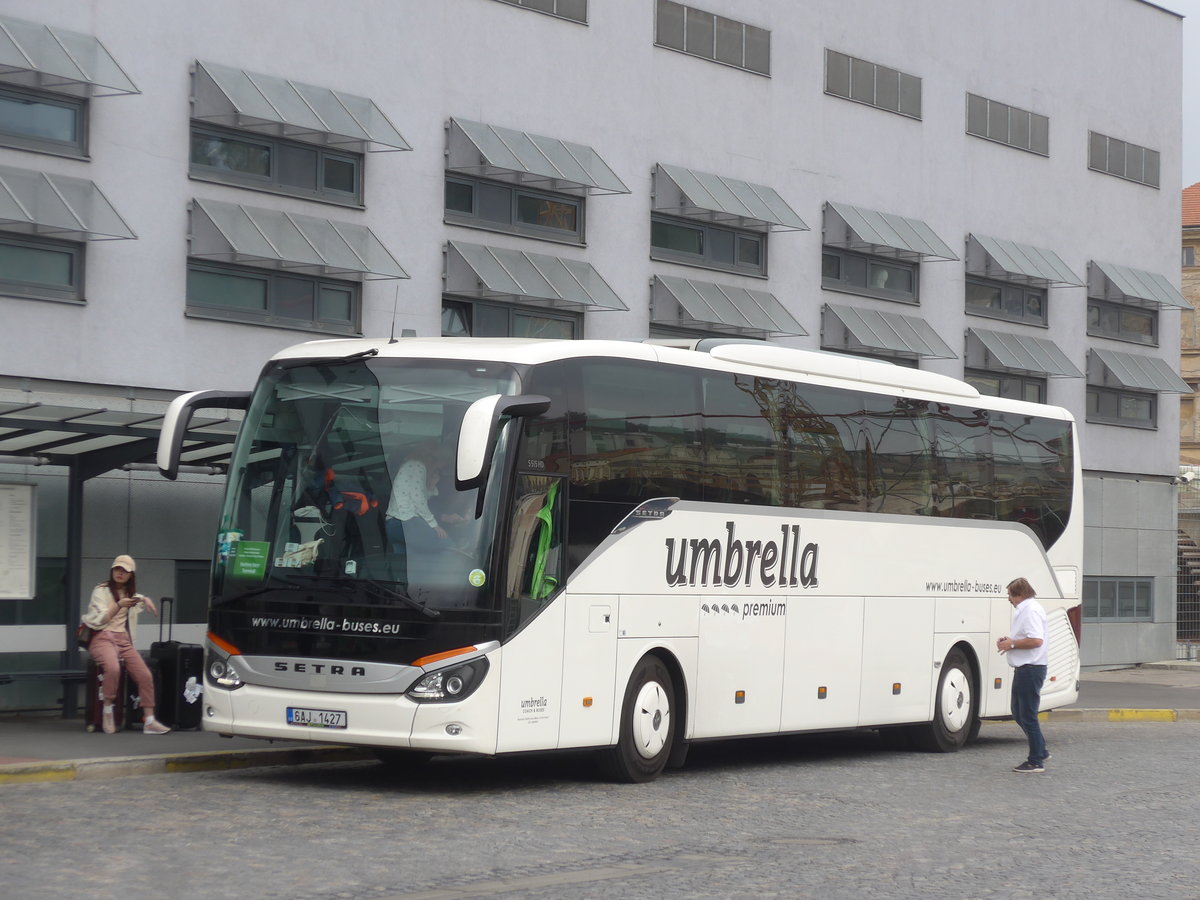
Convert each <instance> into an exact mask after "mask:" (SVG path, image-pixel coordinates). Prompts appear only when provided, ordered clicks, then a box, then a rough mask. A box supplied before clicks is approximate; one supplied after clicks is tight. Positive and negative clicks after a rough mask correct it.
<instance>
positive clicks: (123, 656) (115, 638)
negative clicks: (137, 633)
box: [88, 631, 154, 715]
mask: <svg viewBox="0 0 1200 900" xmlns="http://www.w3.org/2000/svg"><path fill="white" fill-rule="evenodd" d="M88 656H90V657H91V658H92V659H93V660H95V661H96V665H98V666H99V667H100V672H101V673H102V674H103V675H104V684H103V690H104V704H105V705H106V706H112V705H114V704H115V703H116V700H117V685H118V684H119V683H120V680H121V675H120V671H121V661H122V660H124V662H125V671H126V672H128V673H129V677H130V678H132V679H133V683H134V684H136V685H137V689H138V705H140V706H141V707H142V709H144V710H145V711H146V712H148V713H150V715H154V676H153V675H151V674H150V669H149V668H147V666H146V662H145V660H143V659H142V654H140V653H138V652H137V650H135V649H134V648H133V643H132V642H131V641H130V640H129V632H127V631H98V632H96V636H95V637H93V638H92V642H91V644H89V645H88ZM110 673H111V675H112V677H109V675H110Z"/></svg>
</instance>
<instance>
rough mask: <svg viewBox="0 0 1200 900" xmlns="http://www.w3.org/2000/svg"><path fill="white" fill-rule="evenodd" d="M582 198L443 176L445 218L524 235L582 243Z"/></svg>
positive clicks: (473, 179) (479, 180)
mask: <svg viewBox="0 0 1200 900" xmlns="http://www.w3.org/2000/svg"><path fill="white" fill-rule="evenodd" d="M583 207H584V201H583V198H582V197H573V196H570V195H568V194H554V193H549V192H546V191H535V190H529V189H527V188H523V187H517V186H515V185H511V184H502V183H500V182H496V181H484V180H482V179H478V178H466V177H463V176H461V175H453V176H450V175H448V176H446V221H447V222H452V223H453V224H456V225H471V226H475V227H477V228H487V229H488V230H490V231H508V232H512V233H514V234H523V235H525V236H527V237H537V238H544V239H547V240H556V241H567V242H570V243H573V244H582V243H583Z"/></svg>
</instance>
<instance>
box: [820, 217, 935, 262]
mask: <svg viewBox="0 0 1200 900" xmlns="http://www.w3.org/2000/svg"><path fill="white" fill-rule="evenodd" d="M823 220H824V221H823V226H824V235H823V237H822V242H823V243H825V244H826V245H828V246H830V247H843V248H845V249H847V250H858V251H860V252H862V253H870V254H873V255H875V256H888V257H892V258H893V259H907V260H922V259H935V260H936V259H941V260H955V259H958V257H957V256H955V255H954V251H953V250H951V249H950V246H949V245H948V244H947V243H946V242H945V241H943V240H942V239H941V238H940V237H938V236H937V235H936V234H934V232H933V229H932V228H930V227H929V226H928V225H926V224H925V223H924V222H922V221H921V220H920V219H907V218H905V217H904V216H897V215H894V214H892V213H883V212H876V211H875V210H873V209H861V208H860V207H857V206H849V205H847V204H845V203H826V204H825V209H824V215H823Z"/></svg>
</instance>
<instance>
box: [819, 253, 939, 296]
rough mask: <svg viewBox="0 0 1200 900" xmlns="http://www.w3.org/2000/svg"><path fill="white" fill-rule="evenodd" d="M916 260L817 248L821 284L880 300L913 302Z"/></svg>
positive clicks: (832, 288)
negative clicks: (820, 250) (908, 260)
mask: <svg viewBox="0 0 1200 900" xmlns="http://www.w3.org/2000/svg"><path fill="white" fill-rule="evenodd" d="M917 283H918V278H917V264H916V263H911V262H905V261H903V260H899V259H891V258H890V257H882V256H867V255H865V254H862V253H851V252H850V251H848V250H837V249H834V248H832V247H826V248H825V249H824V250H823V251H822V252H821V287H823V288H826V289H827V290H831V291H845V292H846V293H849V294H863V295H865V296H868V297H880V298H882V299H884V300H900V301H902V302H905V303H916V302H917V299H918V297H919V294H918V291H917V286H918V284H917Z"/></svg>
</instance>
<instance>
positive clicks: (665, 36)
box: [654, 0, 771, 75]
mask: <svg viewBox="0 0 1200 900" xmlns="http://www.w3.org/2000/svg"><path fill="white" fill-rule="evenodd" d="M654 43H655V44H657V45H658V46H659V47H666V48H668V49H670V50H678V51H680V52H681V53H690V54H691V55H692V56H700V57H703V58H704V59H711V60H712V61H713V62H719V63H724V64H725V65H728V66H736V67H737V68H739V69H745V70H747V71H749V72H757V73H758V74H760V75H770V74H771V32H770V31H768V30H767V29H765V28H757V27H755V26H754V25H747V24H746V23H745V22H739V21H737V20H736V19H727V18H725V17H724V16H718V15H715V14H713V13H710V12H704V10H700V9H696V8H695V7H692V6H684V5H683V4H682V3H673V2H671V0H658V10H657V15H656V17H655V28H654Z"/></svg>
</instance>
